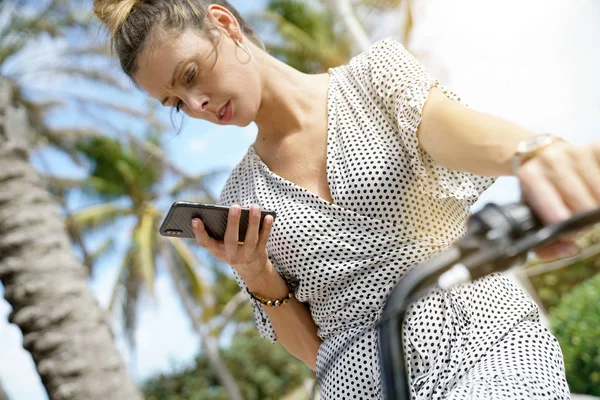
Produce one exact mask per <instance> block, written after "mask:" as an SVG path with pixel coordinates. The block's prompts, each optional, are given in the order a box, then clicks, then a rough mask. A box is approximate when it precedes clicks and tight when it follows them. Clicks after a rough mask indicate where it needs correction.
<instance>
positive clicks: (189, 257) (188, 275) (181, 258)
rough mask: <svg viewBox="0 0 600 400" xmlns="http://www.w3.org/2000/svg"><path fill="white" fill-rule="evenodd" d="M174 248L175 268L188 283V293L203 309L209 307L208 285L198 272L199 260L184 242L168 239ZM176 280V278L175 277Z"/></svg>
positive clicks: (180, 277)
mask: <svg viewBox="0 0 600 400" xmlns="http://www.w3.org/2000/svg"><path fill="white" fill-rule="evenodd" d="M165 240H168V241H169V243H170V244H171V246H172V248H173V250H174V251H173V254H174V256H175V261H176V262H175V268H176V269H177V270H178V271H180V276H179V277H178V278H179V279H183V280H184V282H185V283H186V288H187V291H188V293H189V295H190V297H191V298H192V299H194V300H195V301H196V302H198V303H199V304H200V305H201V306H202V307H203V308H207V307H208V306H209V304H208V302H207V294H208V285H207V284H206V283H205V282H204V280H203V279H202V277H201V276H200V275H199V274H198V273H197V272H196V268H197V266H198V264H199V262H198V260H197V259H196V257H195V256H194V254H193V253H192V252H191V250H190V249H189V247H187V246H186V245H185V243H183V241H181V240H179V239H176V238H167V239H165ZM173 278H174V279H175V278H176V277H173Z"/></svg>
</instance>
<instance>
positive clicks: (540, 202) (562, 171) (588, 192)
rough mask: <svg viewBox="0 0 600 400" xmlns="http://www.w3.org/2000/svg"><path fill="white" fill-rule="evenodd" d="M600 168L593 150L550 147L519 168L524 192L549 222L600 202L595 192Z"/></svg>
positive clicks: (532, 205) (543, 218)
mask: <svg viewBox="0 0 600 400" xmlns="http://www.w3.org/2000/svg"><path fill="white" fill-rule="evenodd" d="M598 168H600V167H599V164H598V163H597V162H596V160H594V157H593V156H592V153H591V152H589V151H584V150H582V149H577V148H574V147H565V146H560V147H559V146H556V147H554V148H550V149H548V150H546V151H544V152H543V153H541V154H540V155H539V156H538V157H537V158H536V159H535V160H532V161H531V162H528V163H527V164H525V165H524V166H523V167H522V168H521V170H520V171H519V179H520V180H521V189H522V191H523V196H524V198H525V199H526V201H527V203H529V205H531V207H532V208H533V209H534V210H535V212H536V213H537V215H538V216H539V217H540V218H541V219H542V221H544V222H545V223H547V224H553V223H557V222H561V221H564V220H565V219H567V218H569V217H571V216H572V215H573V214H577V213H580V212H583V211H588V210H591V209H594V208H596V207H598V205H599V204H600V199H598V198H597V196H596V194H595V192H596V191H597V190H600V189H592V187H596V188H598V186H597V185H598V183H597V180H600V174H597V172H596V171H597V169H598ZM584 171H585V172H584Z"/></svg>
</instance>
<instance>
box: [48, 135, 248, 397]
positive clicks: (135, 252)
mask: <svg viewBox="0 0 600 400" xmlns="http://www.w3.org/2000/svg"><path fill="white" fill-rule="evenodd" d="M158 140H159V134H158V132H156V131H154V130H149V131H148V133H147V136H146V138H145V139H143V140H141V141H140V140H137V141H134V140H133V139H132V138H131V137H126V138H125V139H124V140H122V141H119V140H117V139H112V138H109V137H106V136H104V137H101V136H97V137H88V138H84V139H82V140H80V141H79V143H78V144H77V146H76V149H77V152H78V154H80V155H82V156H83V157H84V158H85V159H86V160H87V161H88V164H89V176H88V177H87V178H86V179H84V180H80V181H76V180H53V181H52V185H53V188H54V190H57V191H65V190H66V191H73V190H80V191H81V192H82V193H83V194H84V195H85V196H86V197H87V198H88V199H90V200H92V201H93V202H94V203H95V204H94V205H91V206H89V207H85V208H83V209H80V210H76V211H74V212H70V213H69V215H68V217H67V225H68V226H69V227H70V230H71V232H77V233H79V234H80V235H81V236H80V237H82V238H83V242H85V241H86V239H88V238H91V237H94V238H96V239H98V238H100V237H103V238H104V240H103V243H104V244H103V245H101V246H99V247H100V249H109V248H110V242H111V240H113V238H114V234H112V232H113V230H114V229H115V227H117V226H119V224H122V223H123V221H124V220H125V222H129V223H131V225H132V226H133V228H132V231H131V232H132V233H131V239H130V240H126V242H128V243H127V250H126V251H125V256H124V258H123V261H122V265H121V267H120V272H119V275H118V280H117V282H116V284H115V287H114V289H113V294H112V296H111V300H110V304H109V306H108V310H107V313H109V314H111V313H113V312H117V313H118V314H119V316H120V317H121V319H122V326H123V327H124V328H125V334H126V338H127V339H128V343H129V346H130V348H131V349H132V350H134V351H135V341H134V332H135V330H136V315H137V311H138V307H137V304H138V301H139V299H140V297H141V296H143V295H144V294H150V295H151V294H152V293H153V288H154V280H155V276H156V275H157V273H158V266H159V265H165V266H166V270H167V272H168V273H169V274H170V276H171V278H172V281H173V282H174V284H175V287H176V290H177V292H178V294H179V296H180V299H181V301H182V304H183V306H184V309H185V311H186V312H187V314H188V316H189V317H190V320H191V322H192V324H193V326H194V328H195V330H196V332H197V333H198V334H199V335H200V339H201V342H202V347H203V349H204V350H205V351H206V354H207V357H208V359H209V360H210V362H211V364H212V366H213V368H214V369H215V371H216V372H217V374H218V376H219V377H220V379H221V382H222V384H223V386H224V387H225V388H226V390H227V391H228V394H229V397H230V398H232V399H241V395H240V392H239V388H238V387H237V385H236V383H235V382H234V380H233V378H232V376H231V374H230V373H229V371H228V370H227V368H226V366H225V364H223V362H222V361H221V359H220V356H219V354H218V351H217V347H216V344H215V341H214V338H213V337H212V336H211V332H209V331H208V330H207V329H204V328H203V326H205V323H206V322H208V321H209V320H210V319H211V318H212V317H213V316H215V315H216V314H217V313H218V308H219V305H218V304H216V302H215V301H214V299H212V298H211V297H212V296H211V292H210V290H209V284H208V283H207V282H206V281H205V279H204V277H202V276H201V275H200V274H198V273H197V269H198V268H199V265H200V262H199V261H198V259H197V257H196V256H195V254H194V252H193V251H192V250H191V249H190V248H188V247H187V246H186V244H185V243H184V242H183V241H181V240H178V239H168V238H165V237H162V236H160V235H159V233H158V227H159V224H160V222H161V220H162V217H163V213H162V212H161V211H160V210H159V209H158V208H157V206H156V205H155V204H157V203H160V202H164V201H165V200H169V199H173V198H179V197H180V196H182V195H183V194H184V193H191V192H196V193H198V194H197V196H198V197H196V198H195V200H198V201H202V202H213V203H214V201H215V200H214V198H213V197H212V196H211V195H210V193H209V191H208V189H207V188H206V182H207V180H208V179H209V178H210V177H211V176H212V175H213V174H206V175H203V176H197V177H194V178H191V177H187V176H185V177H180V176H179V175H175V174H172V173H171V174H169V173H168V172H169V168H168V166H166V165H165V164H164V162H163V161H164V159H163V160H161V159H160V158H156V157H152V155H153V153H152V152H151V151H152V149H156V148H158V147H159V141H158ZM139 142H142V143H147V144H148V146H146V147H139V146H138V143H139ZM173 175H175V177H176V178H177V181H176V182H175V183H174V184H173V185H172V187H171V188H169V190H164V186H165V183H164V182H165V178H172V177H173ZM103 233H104V234H103ZM106 233H109V235H106ZM107 236H108V237H107ZM100 255H101V252H97V254H96V255H95V256H91V257H89V259H88V261H90V262H92V263H94V261H95V260H96V257H97V256H100ZM93 267H94V265H93V264H92V265H90V268H92V269H93ZM117 306H120V307H119V308H117Z"/></svg>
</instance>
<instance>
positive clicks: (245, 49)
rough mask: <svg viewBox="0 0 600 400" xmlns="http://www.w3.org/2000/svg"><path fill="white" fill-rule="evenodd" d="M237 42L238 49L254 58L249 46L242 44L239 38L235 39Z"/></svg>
mask: <svg viewBox="0 0 600 400" xmlns="http://www.w3.org/2000/svg"><path fill="white" fill-rule="evenodd" d="M233 40H234V41H235V44H237V45H238V47H239V48H240V49H242V50H244V53H246V54H248V56H249V57H252V56H253V54H252V50H250V47H248V45H247V44H245V43H242V42H241V41H240V40H239V39H238V38H235V39H233Z"/></svg>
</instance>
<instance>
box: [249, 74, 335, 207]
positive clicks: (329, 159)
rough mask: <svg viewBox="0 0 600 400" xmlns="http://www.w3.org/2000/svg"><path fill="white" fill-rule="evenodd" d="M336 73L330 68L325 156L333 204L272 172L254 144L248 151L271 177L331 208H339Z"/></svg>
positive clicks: (328, 184)
mask: <svg viewBox="0 0 600 400" xmlns="http://www.w3.org/2000/svg"><path fill="white" fill-rule="evenodd" d="M334 71H335V68H330V69H329V70H328V71H327V72H328V73H329V83H328V85H327V132H326V140H327V143H326V154H325V158H326V160H325V161H326V163H325V164H326V167H325V169H326V171H325V173H326V176H327V186H328V188H329V194H330V195H331V198H332V199H333V202H329V201H327V200H326V199H324V198H322V197H321V196H319V195H317V194H316V193H313V192H311V191H310V190H308V189H306V188H305V187H303V186H300V185H298V184H296V183H294V182H292V181H290V180H288V179H286V178H284V177H282V176H281V175H279V174H277V173H275V172H273V171H271V169H270V168H269V166H268V165H267V164H266V163H265V162H264V161H263V160H262V158H261V157H260V156H259V155H258V153H257V152H256V150H255V148H254V143H253V144H251V145H250V147H249V149H248V153H249V154H250V155H251V156H252V157H253V158H254V160H256V162H257V163H258V164H259V165H260V166H261V167H262V168H263V169H264V170H265V171H267V173H268V174H269V175H271V176H272V177H274V178H275V179H277V180H279V181H281V182H283V183H285V184H286V185H288V186H292V187H294V188H296V189H298V190H301V191H303V192H304V193H308V194H309V195H311V196H312V197H314V198H315V199H317V200H318V201H319V202H321V203H325V204H327V205H328V206H330V207H337V204H336V195H335V193H334V190H333V188H332V187H331V182H333V180H332V178H333V170H332V169H333V161H334V159H335V154H334V153H335V146H334V143H333V142H334V141H335V131H334V125H335V121H336V119H335V113H334V110H335V106H336V104H335V93H334V90H333V89H334V79H335V74H334V73H333V72H334Z"/></svg>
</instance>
